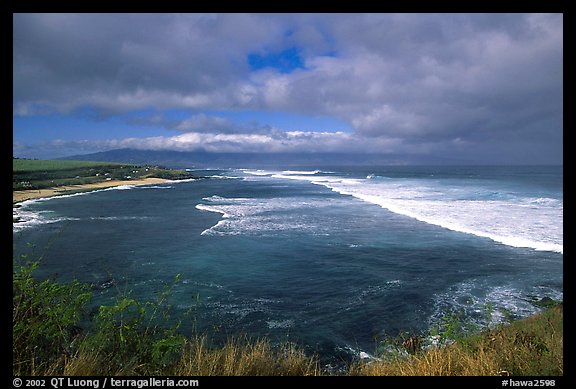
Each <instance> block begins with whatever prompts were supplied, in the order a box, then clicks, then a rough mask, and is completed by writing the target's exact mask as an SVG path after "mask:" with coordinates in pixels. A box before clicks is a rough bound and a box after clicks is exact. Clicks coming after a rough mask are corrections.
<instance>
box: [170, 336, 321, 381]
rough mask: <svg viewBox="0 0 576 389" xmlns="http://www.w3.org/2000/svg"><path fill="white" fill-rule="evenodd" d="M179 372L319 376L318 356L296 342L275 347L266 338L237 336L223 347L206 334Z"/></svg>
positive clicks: (191, 346) (181, 363) (189, 347)
mask: <svg viewBox="0 0 576 389" xmlns="http://www.w3.org/2000/svg"><path fill="white" fill-rule="evenodd" d="M174 373H175V374H176V375H186V376H190V375H203V376H212V375H222V376H245V375H248V376H277V375H288V376H290V375H292V376H310V375H319V374H320V368H319V365H318V362H317V361H316V360H315V358H312V357H309V356H306V355H305V354H304V353H303V352H302V351H301V350H299V349H298V348H297V347H296V346H295V345H294V344H292V343H286V344H284V345H282V346H280V347H279V348H277V349H274V348H273V347H272V346H271V345H270V342H269V341H268V340H266V339H259V340H256V341H250V340H248V339H233V340H231V341H229V342H227V343H226V344H225V345H224V346H223V347H220V348H209V347H207V346H206V338H205V337H196V338H194V339H192V340H191V341H190V342H188V343H187V344H186V345H185V351H184V353H183V355H182V357H181V359H180V361H179V363H178V364H177V367H176V369H175V371H174Z"/></svg>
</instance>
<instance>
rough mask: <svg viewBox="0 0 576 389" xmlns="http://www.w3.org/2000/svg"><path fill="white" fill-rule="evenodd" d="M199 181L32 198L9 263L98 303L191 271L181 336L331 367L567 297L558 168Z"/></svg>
mask: <svg viewBox="0 0 576 389" xmlns="http://www.w3.org/2000/svg"><path fill="white" fill-rule="evenodd" d="M196 173H197V174H198V175H201V176H205V177H207V178H204V179H199V180H187V181H181V182H168V183H165V184H160V185H148V186H122V187H117V188H112V189H105V190H97V191H93V192H89V193H82V194H75V195H69V196H61V197H55V198H49V199H39V200H31V201H26V202H24V203H22V204H21V207H20V208H17V209H15V212H16V213H17V215H18V216H19V217H20V218H21V220H22V222H20V223H15V224H14V227H13V247H14V256H15V258H17V257H20V256H21V255H28V256H29V258H35V257H40V256H41V258H42V259H41V265H40V268H39V270H38V274H37V275H38V277H41V278H48V277H54V276H56V275H57V277H58V279H59V280H62V281H68V280H71V279H78V280H80V281H84V282H88V283H91V284H94V285H96V286H98V285H100V286H101V287H98V288H95V292H94V299H93V300H94V301H93V304H94V307H96V306H97V305H98V304H103V303H107V302H111V301H113V299H114V297H115V296H116V295H117V294H118V293H125V292H130V293H131V294H132V296H134V297H136V298H139V299H142V300H151V301H152V300H154V299H155V298H156V296H157V295H158V293H160V292H162V291H163V290H164V288H165V287H166V285H171V284H173V280H174V279H175V276H176V275H177V274H180V277H181V280H180V282H178V283H176V284H174V288H173V291H172V294H171V296H170V303H171V304H172V306H173V310H174V311H175V312H174V314H175V315H174V316H178V314H184V312H189V313H190V312H191V314H190V316H188V317H189V319H188V320H186V321H185V322H184V324H183V326H182V327H181V330H182V331H183V332H184V333H186V334H191V333H192V332H193V331H196V332H199V333H204V334H208V335H209V337H210V338H211V339H214V341H215V342H218V341H222V340H224V339H226V338H228V337H230V336H234V335H249V336H251V337H253V338H257V337H261V336H267V337H269V338H270V339H271V340H272V341H273V342H281V341H285V340H290V341H294V342H295V343H297V344H299V345H301V346H302V347H303V348H304V349H305V350H306V351H308V352H310V353H316V354H318V355H319V356H320V358H321V360H322V361H323V362H324V363H327V364H329V363H333V362H338V361H345V360H351V359H354V358H359V357H370V356H372V355H373V354H374V352H375V350H376V348H377V347H378V343H379V342H380V341H381V340H382V339H384V338H386V337H387V336H392V337H394V336H397V335H398V334H399V333H404V334H416V335H418V334H426V333H428V332H429V331H430V329H431V328H433V327H434V326H435V325H437V323H439V322H440V321H441V320H442V318H443V317H447V316H448V315H451V314H457V315H458V317H459V318H460V319H461V320H463V321H466V322H470V323H474V324H476V325H477V326H478V327H490V326H494V325H497V324H498V323H502V322H505V321H506V320H508V318H510V317H512V318H521V317H526V316H528V315H531V314H533V313H535V312H538V311H539V310H540V309H541V308H539V307H538V306H537V305H535V304H534V302H535V301H538V300H540V299H542V298H545V297H548V298H552V299H554V300H563V170H562V166H482V167H474V166H466V167H455V166H388V167H375V166H372V167H337V166H336V167H329V168H326V167H322V168H317V167H314V166H312V167H310V166H308V167H302V168H297V169H294V168H291V169H283V168H278V169H267V170H259V169H213V170H197V171H196ZM109 286H111V287H109ZM488 311H489V312H490V314H487V312H488Z"/></svg>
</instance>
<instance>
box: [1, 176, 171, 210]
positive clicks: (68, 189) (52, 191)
mask: <svg viewBox="0 0 576 389" xmlns="http://www.w3.org/2000/svg"><path fill="white" fill-rule="evenodd" d="M170 181H171V180H168V179H165V178H156V177H151V178H144V179H139V180H112V181H103V182H96V183H93V184H84V185H66V186H58V187H52V188H47V189H30V190H17V191H13V192H12V205H15V204H17V203H20V202H22V201H26V200H32V199H40V198H46V197H53V196H59V195H64V194H71V193H76V192H82V191H87V190H95V189H105V188H112V187H115V186H121V185H150V184H161V183H165V182H170Z"/></svg>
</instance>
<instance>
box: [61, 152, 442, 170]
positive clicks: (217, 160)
mask: <svg viewBox="0 0 576 389" xmlns="http://www.w3.org/2000/svg"><path fill="white" fill-rule="evenodd" d="M60 159H66V160H78V161H107V162H125V163H133V164H151V165H161V166H166V167H173V168H256V167H268V168H270V167H290V166H339V165H403V164H406V163H407V162H409V163H410V164H419V163H422V164H429V163H436V164H443V163H446V162H447V161H430V160H429V159H426V160H416V159H414V158H411V159H410V160H409V161H407V160H406V158H405V156H399V155H384V154H343V153H209V152H206V151H166V150H162V151H159V150H136V149H116V150H109V151H102V152H99V153H93V154H83V155H72V156H69V157H64V158H60Z"/></svg>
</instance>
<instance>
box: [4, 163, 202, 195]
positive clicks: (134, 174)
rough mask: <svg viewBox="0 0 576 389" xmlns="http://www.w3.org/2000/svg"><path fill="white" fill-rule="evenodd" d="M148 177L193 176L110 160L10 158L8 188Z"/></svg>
mask: <svg viewBox="0 0 576 389" xmlns="http://www.w3.org/2000/svg"><path fill="white" fill-rule="evenodd" d="M148 177H157V178H166V179H186V178H194V176H193V175H192V174H191V173H189V172H186V171H184V170H175V169H166V168H163V167H159V166H141V165H133V164H122V163H114V162H89V161H64V160H62V161H60V160H31V159H13V160H12V190H26V189H45V188H51V187H58V186H65V185H84V184H92V183H96V182H104V181H106V180H107V179H112V180H126V179H141V178H148Z"/></svg>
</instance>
